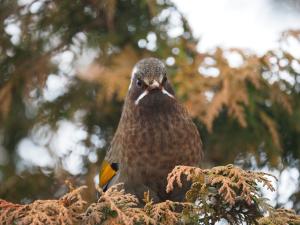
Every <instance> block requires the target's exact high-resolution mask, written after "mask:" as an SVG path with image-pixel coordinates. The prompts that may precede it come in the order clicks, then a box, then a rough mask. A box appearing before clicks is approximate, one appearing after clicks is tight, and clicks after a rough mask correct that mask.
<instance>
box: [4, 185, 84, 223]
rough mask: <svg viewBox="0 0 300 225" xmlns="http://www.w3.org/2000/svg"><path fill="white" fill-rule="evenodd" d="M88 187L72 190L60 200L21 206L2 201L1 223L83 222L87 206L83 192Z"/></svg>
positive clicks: (41, 201)
mask: <svg viewBox="0 0 300 225" xmlns="http://www.w3.org/2000/svg"><path fill="white" fill-rule="evenodd" d="M85 188H86V187H85V186H83V187H79V188H77V189H74V190H71V191H70V192H69V193H67V194H66V195H64V196H63V197H61V198H60V199H58V200H37V201H34V202H33V203H31V204H26V205H19V204H13V203H9V202H6V201H4V200H0V223H1V224H3V225H11V224H17V225H29V224H30V225H44V224H47V225H58V224H63V225H71V224H76V223H78V222H79V221H80V220H81V213H82V211H83V209H84V207H85V205H86V202H85V201H84V200H83V199H82V196H81V192H82V190H83V189H85Z"/></svg>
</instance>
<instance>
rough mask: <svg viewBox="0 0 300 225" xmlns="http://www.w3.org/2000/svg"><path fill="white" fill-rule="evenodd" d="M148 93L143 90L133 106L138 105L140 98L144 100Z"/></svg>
mask: <svg viewBox="0 0 300 225" xmlns="http://www.w3.org/2000/svg"><path fill="white" fill-rule="evenodd" d="M148 93H149V91H148V90H145V91H144V92H143V93H142V94H141V95H140V96H139V97H138V98H137V100H135V102H134V104H135V105H138V104H139V102H140V101H141V99H142V98H144V97H145V96H146V95H147V94H148Z"/></svg>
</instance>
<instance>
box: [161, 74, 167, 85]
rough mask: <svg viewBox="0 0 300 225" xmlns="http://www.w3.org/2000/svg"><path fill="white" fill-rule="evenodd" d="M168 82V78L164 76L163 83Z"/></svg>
mask: <svg viewBox="0 0 300 225" xmlns="http://www.w3.org/2000/svg"><path fill="white" fill-rule="evenodd" d="M166 81H167V76H164V78H163V80H162V83H163V84H164V83H166Z"/></svg>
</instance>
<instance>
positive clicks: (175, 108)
mask: <svg viewBox="0 0 300 225" xmlns="http://www.w3.org/2000/svg"><path fill="white" fill-rule="evenodd" d="M164 77H166V70H165V67H164V65H163V63H162V62H161V61H160V60H158V59H155V58H147V59H144V60H142V61H140V62H138V63H137V65H136V66H135V68H134V70H133V74H132V80H131V85H130V88H129V90H128V94H127V97H126V99H125V103H124V108H123V112H122V116H121V119H120V122H119V126H118V129H117V131H116V133H115V136H114V138H113V140H112V143H111V148H110V150H109V152H108V154H107V156H106V160H107V161H109V162H110V163H112V162H117V163H119V171H118V175H117V176H116V178H115V179H114V182H113V183H119V182H124V184H125V189H126V191H128V192H131V193H134V194H136V195H137V196H138V197H139V198H140V199H142V198H143V193H144V192H145V191H147V190H149V191H150V194H151V197H153V198H154V200H156V201H161V200H166V199H173V200H178V199H180V198H181V197H182V196H176V197H175V196H174V194H173V195H172V194H170V195H169V194H167V193H166V192H165V188H166V182H167V175H168V173H169V172H171V170H172V169H173V168H174V167H175V166H176V165H190V166H197V165H199V163H200V159H201V155H202V146H201V140H200V136H199V133H198V130H197V128H196V126H195V125H194V123H193V122H192V120H191V119H190V117H189V115H188V113H187V111H186V110H185V108H184V107H183V106H182V105H181V104H180V103H179V102H178V101H177V100H176V98H172V97H170V96H172V95H173V94H174V91H173V90H172V87H171V85H170V83H169V81H168V80H166V79H165V78H164ZM141 80H142V82H143V84H142V85H141V86H140V85H138V84H140V83H138V82H140V81H141ZM154 80H157V81H158V82H159V83H160V84H161V86H160V88H155V89H153V90H150V91H149V94H147V95H146V96H145V97H143V98H142V99H141V100H140V102H139V103H138V104H137V105H136V104H135V100H136V99H137V98H138V97H139V96H140V95H141V94H142V93H143V91H144V90H145V89H146V88H147V87H148V84H151V83H152V82H153V81H154ZM162 89H165V90H166V91H167V92H168V93H170V95H167V94H163V93H162Z"/></svg>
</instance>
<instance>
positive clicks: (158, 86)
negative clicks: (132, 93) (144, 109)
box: [135, 80, 174, 105]
mask: <svg viewBox="0 0 300 225" xmlns="http://www.w3.org/2000/svg"><path fill="white" fill-rule="evenodd" d="M155 89H159V90H160V91H161V92H162V93H163V94H165V95H167V96H169V97H170V98H174V96H173V95H172V94H170V93H169V92H168V91H167V90H166V89H165V88H164V87H163V85H161V84H160V83H159V82H158V81H156V80H153V81H152V83H151V84H149V85H148V88H147V89H146V90H145V91H144V92H143V93H142V94H141V95H140V96H139V97H138V98H137V99H136V100H135V105H138V104H139V102H140V100H142V98H144V97H145V96H146V95H148V94H149V92H150V91H151V90H155Z"/></svg>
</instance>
